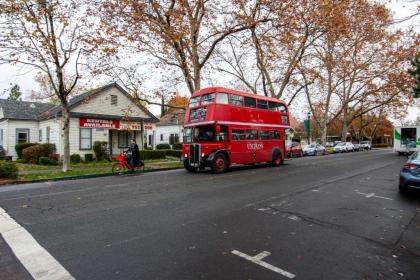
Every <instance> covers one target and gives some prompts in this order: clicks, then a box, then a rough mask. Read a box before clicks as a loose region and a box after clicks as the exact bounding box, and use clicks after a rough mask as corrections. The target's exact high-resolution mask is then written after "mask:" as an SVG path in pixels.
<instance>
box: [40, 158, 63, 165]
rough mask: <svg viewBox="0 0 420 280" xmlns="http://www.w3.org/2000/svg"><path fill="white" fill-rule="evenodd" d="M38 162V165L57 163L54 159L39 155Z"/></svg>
mask: <svg viewBox="0 0 420 280" xmlns="http://www.w3.org/2000/svg"><path fill="white" fill-rule="evenodd" d="M38 163H39V164H40V165H57V164H58V162H57V161H56V160H53V159H50V158H48V157H40V158H39V162H38Z"/></svg>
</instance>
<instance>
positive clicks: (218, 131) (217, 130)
mask: <svg viewBox="0 0 420 280" xmlns="http://www.w3.org/2000/svg"><path fill="white" fill-rule="evenodd" d="M216 134H220V125H216Z"/></svg>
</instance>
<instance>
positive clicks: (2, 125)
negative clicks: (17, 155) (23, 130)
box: [0, 108, 10, 155]
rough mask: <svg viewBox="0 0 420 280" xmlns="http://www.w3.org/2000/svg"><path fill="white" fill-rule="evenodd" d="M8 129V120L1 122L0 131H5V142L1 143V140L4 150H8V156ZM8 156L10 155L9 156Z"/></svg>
mask: <svg viewBox="0 0 420 280" xmlns="http://www.w3.org/2000/svg"><path fill="white" fill-rule="evenodd" d="M0 110H1V108H0ZM7 128H8V120H3V121H1V122H0V130H2V131H3V141H1V139H0V145H2V146H3V148H4V149H6V150H7V151H6V152H7V154H8V152H9V149H8V146H7V144H8V143H7V142H8V141H7V140H8V139H7V138H8V137H7ZM0 133H1V132H0ZM0 137H1V135H0ZM8 155H10V154H8Z"/></svg>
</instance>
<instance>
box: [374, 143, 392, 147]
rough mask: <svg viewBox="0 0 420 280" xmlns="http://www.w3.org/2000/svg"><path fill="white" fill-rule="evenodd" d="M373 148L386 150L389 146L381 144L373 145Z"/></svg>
mask: <svg viewBox="0 0 420 280" xmlns="http://www.w3.org/2000/svg"><path fill="white" fill-rule="evenodd" d="M372 147H373V148H388V147H389V144H385V143H381V144H373V145H372Z"/></svg>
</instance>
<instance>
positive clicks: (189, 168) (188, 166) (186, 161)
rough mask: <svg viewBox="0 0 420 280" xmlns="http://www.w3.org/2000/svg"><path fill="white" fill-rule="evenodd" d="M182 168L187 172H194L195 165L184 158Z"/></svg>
mask: <svg viewBox="0 0 420 280" xmlns="http://www.w3.org/2000/svg"><path fill="white" fill-rule="evenodd" d="M184 168H185V169H186V170H187V171H189V172H196V171H197V167H194V166H191V165H190V163H189V162H188V159H186V160H184Z"/></svg>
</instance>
